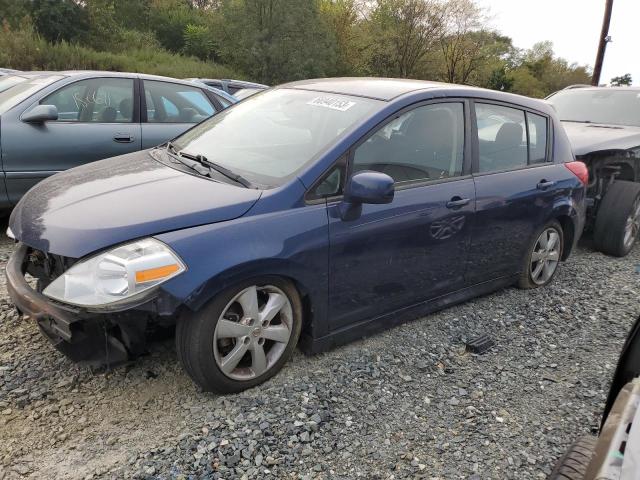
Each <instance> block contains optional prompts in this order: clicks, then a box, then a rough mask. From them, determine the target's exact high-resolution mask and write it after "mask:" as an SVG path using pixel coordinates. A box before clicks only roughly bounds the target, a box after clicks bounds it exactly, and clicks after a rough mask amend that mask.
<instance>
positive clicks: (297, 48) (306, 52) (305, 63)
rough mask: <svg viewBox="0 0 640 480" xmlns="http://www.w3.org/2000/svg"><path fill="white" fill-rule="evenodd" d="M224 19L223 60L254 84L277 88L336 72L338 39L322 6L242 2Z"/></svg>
mask: <svg viewBox="0 0 640 480" xmlns="http://www.w3.org/2000/svg"><path fill="white" fill-rule="evenodd" d="M222 13H223V17H224V20H225V21H224V22H222V23H221V25H220V28H221V29H222V30H223V31H224V35H223V37H222V38H221V39H220V41H219V44H220V46H221V50H222V58H223V60H225V61H227V62H229V63H231V64H233V65H236V66H238V67H239V68H240V69H241V70H243V71H245V72H246V73H247V74H248V75H249V76H250V77H251V78H252V79H254V80H257V81H262V82H264V83H269V84H273V83H280V82H283V81H287V80H296V79H302V78H313V77H323V76H326V75H327V74H328V72H330V71H331V69H332V65H333V64H334V63H333V62H334V61H335V57H336V49H335V37H334V36H333V35H332V34H331V31H330V29H329V27H328V25H327V23H326V22H325V21H324V19H323V18H322V17H321V15H320V11H319V1H318V0H244V1H239V0H236V1H231V2H229V3H228V4H226V5H224V6H223V8H222Z"/></svg>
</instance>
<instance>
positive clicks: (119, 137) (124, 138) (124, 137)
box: [113, 133, 133, 143]
mask: <svg viewBox="0 0 640 480" xmlns="http://www.w3.org/2000/svg"><path fill="white" fill-rule="evenodd" d="M113 141H114V142H118V143H131V142H133V135H129V134H128V133H116V135H115V137H113Z"/></svg>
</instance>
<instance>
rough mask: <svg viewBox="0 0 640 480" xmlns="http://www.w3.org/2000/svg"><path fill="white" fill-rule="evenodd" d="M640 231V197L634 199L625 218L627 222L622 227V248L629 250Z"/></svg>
mask: <svg viewBox="0 0 640 480" xmlns="http://www.w3.org/2000/svg"><path fill="white" fill-rule="evenodd" d="M639 231H640V197H638V198H636V200H635V202H633V207H632V208H631V213H630V214H629V217H628V218H627V222H626V224H625V226H624V239H623V242H624V248H625V249H627V250H628V249H630V248H631V246H632V245H633V242H635V241H636V238H638V232H639Z"/></svg>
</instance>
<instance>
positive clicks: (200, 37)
mask: <svg viewBox="0 0 640 480" xmlns="http://www.w3.org/2000/svg"><path fill="white" fill-rule="evenodd" d="M214 51H215V42H214V41H213V39H212V35H211V32H210V31H209V28H207V27H205V26H204V25H191V24H189V25H187V26H186V27H185V29H184V47H183V52H184V53H185V54H186V55H192V56H194V57H198V58H201V59H202V60H207V59H209V58H211V57H212V56H213V55H214Z"/></svg>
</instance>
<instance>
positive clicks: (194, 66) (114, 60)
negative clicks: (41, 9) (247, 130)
mask: <svg viewBox="0 0 640 480" xmlns="http://www.w3.org/2000/svg"><path fill="white" fill-rule="evenodd" d="M134 37H135V36H134ZM0 65H2V66H3V67H8V68H16V69H19V70H71V69H77V70H109V71H120V72H139V73H149V74H155V75H166V76H169V77H175V78H185V77H210V78H211V77H213V78H238V74H237V73H235V72H233V71H232V70H231V69H229V68H227V67H225V66H223V65H218V64H215V63H213V62H203V61H201V60H198V59H197V58H194V57H188V56H184V55H179V54H174V53H170V52H168V51H166V50H164V49H162V48H159V47H153V46H150V45H146V46H145V45H144V43H142V44H137V45H123V49H122V53H113V52H102V51H96V50H93V49H91V48H87V47H83V46H80V45H78V44H72V43H67V42H59V43H55V44H51V43H49V42H47V41H46V40H44V39H43V38H41V37H40V36H38V35H37V34H36V33H34V31H33V29H32V28H31V27H30V25H28V24H26V23H23V24H22V25H21V27H20V28H19V29H15V30H14V29H12V28H11V27H10V26H9V25H8V24H7V23H4V24H3V26H2V29H0Z"/></svg>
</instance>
